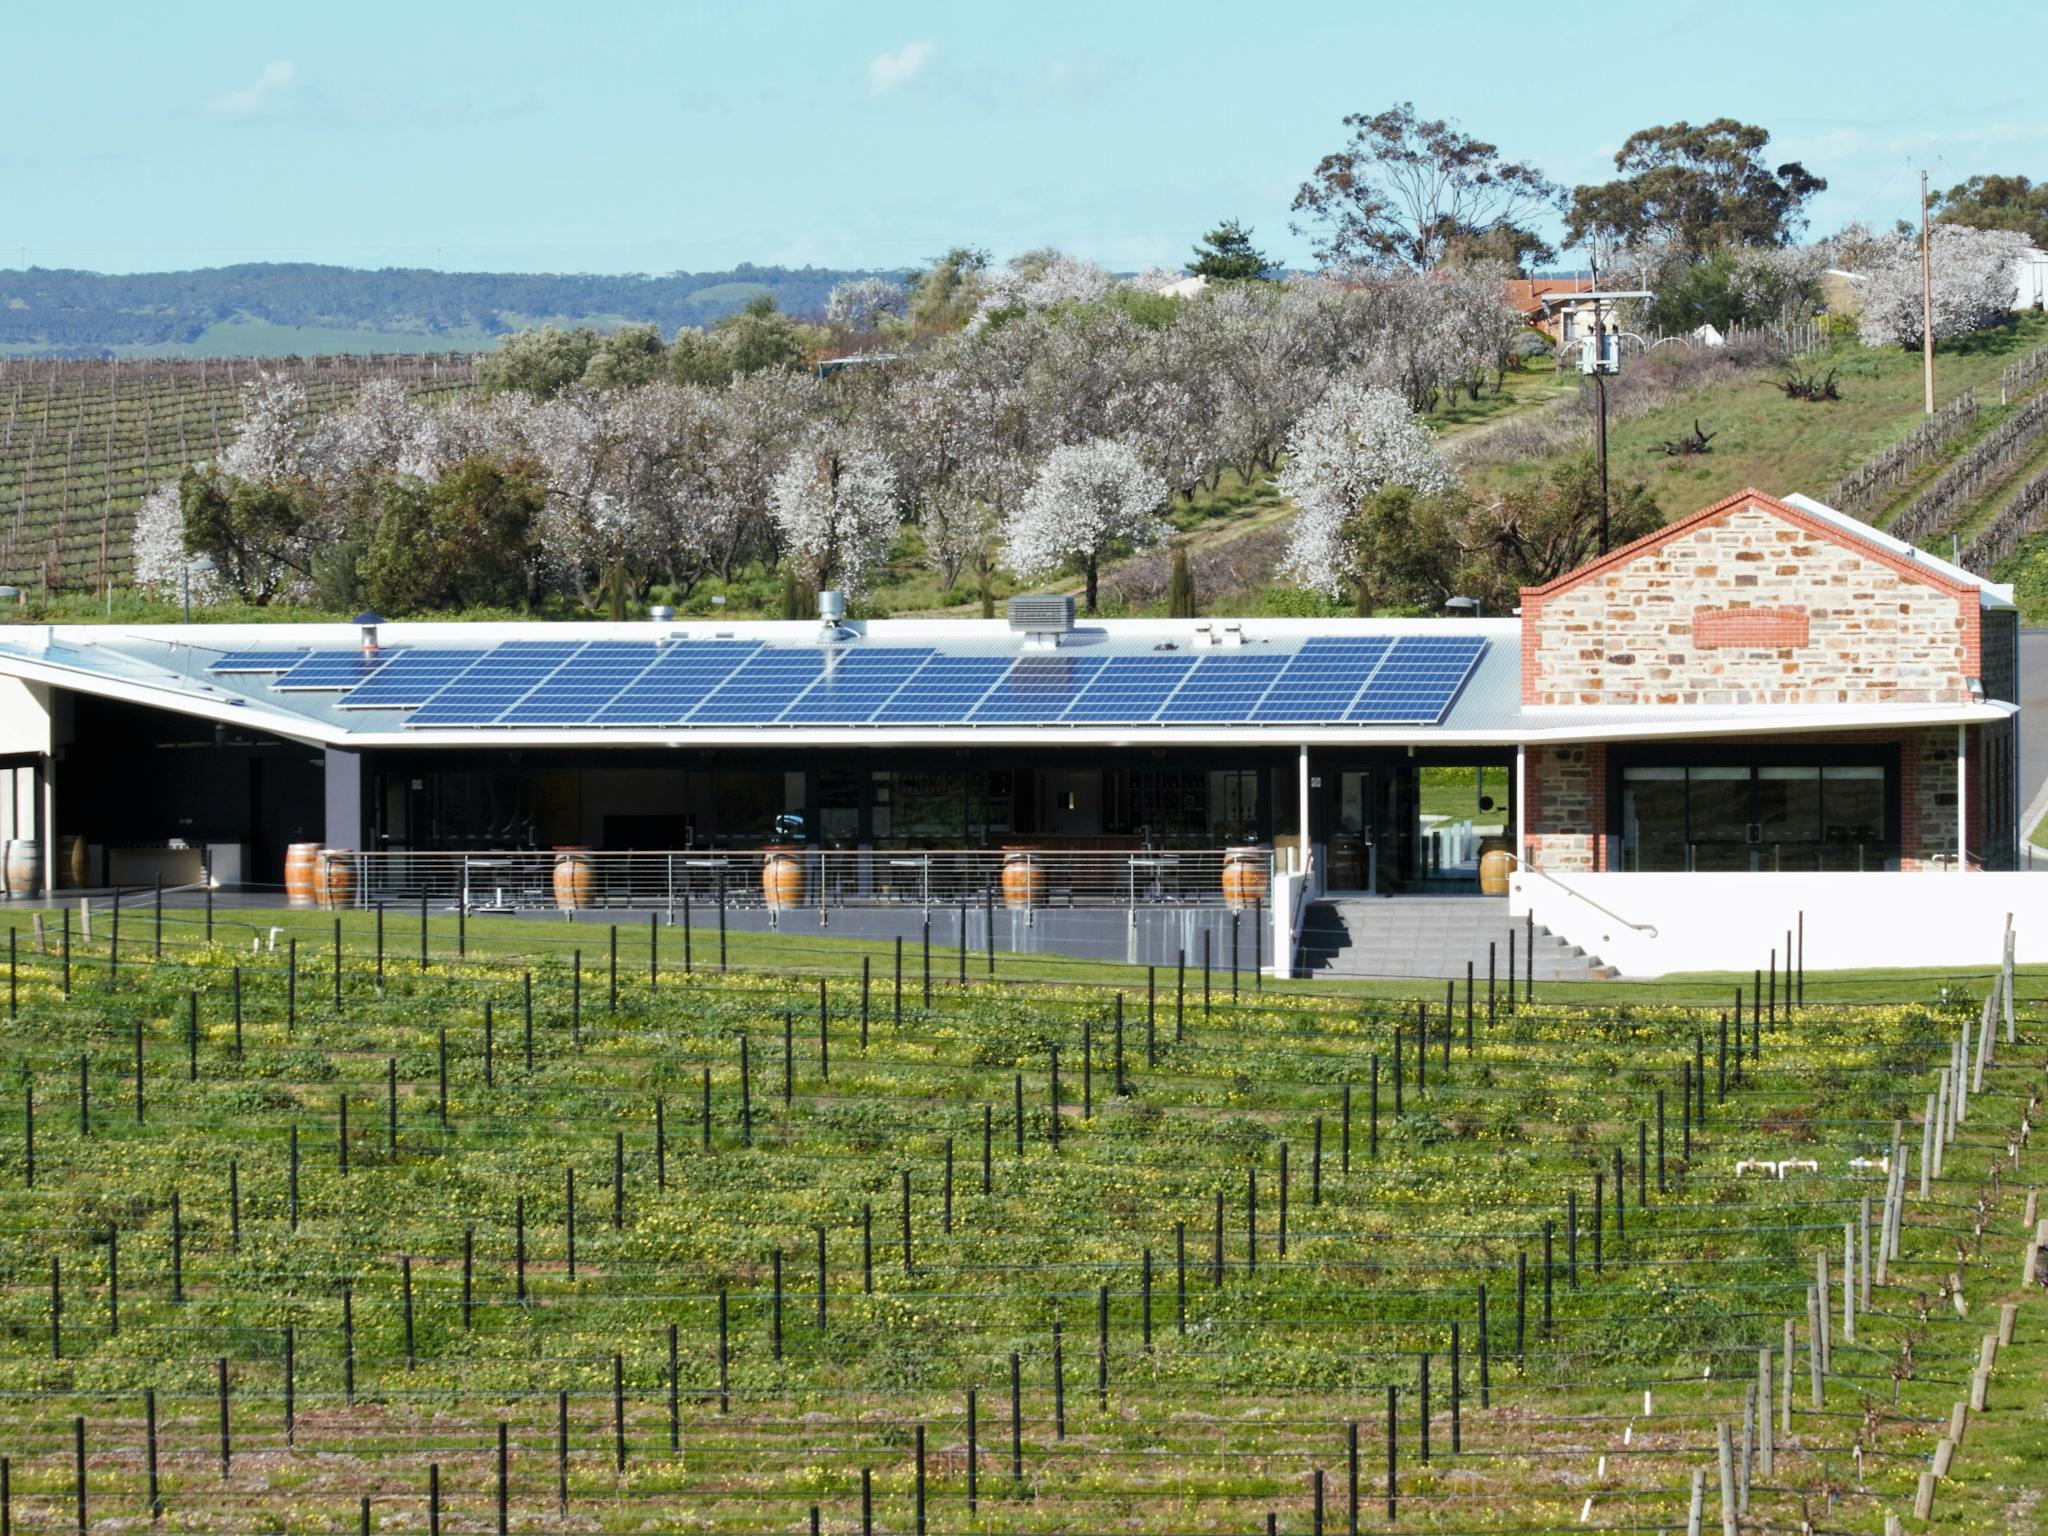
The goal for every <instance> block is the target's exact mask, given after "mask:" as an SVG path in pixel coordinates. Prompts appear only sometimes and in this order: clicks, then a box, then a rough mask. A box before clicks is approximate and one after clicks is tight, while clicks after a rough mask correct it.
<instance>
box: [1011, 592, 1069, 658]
mask: <svg viewBox="0 0 2048 1536" xmlns="http://www.w3.org/2000/svg"><path fill="white" fill-rule="evenodd" d="M1009 614H1010V628H1012V629H1014V630H1017V631H1018V632H1020V633H1021V634H1022V635H1023V636H1024V638H1025V642H1026V643H1027V644H1029V645H1033V646H1056V645H1058V644H1059V643H1060V636H1061V635H1064V634H1066V633H1067V632H1068V631H1069V630H1071V629H1072V628H1073V627H1074V599H1073V598H1072V597H1071V596H1070V595H1068V594H1066V593H1057V594H1054V593H1047V594H1042V595H1038V596H1032V597H1013V598H1011V599H1010V604H1009Z"/></svg>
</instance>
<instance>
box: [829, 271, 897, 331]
mask: <svg viewBox="0 0 2048 1536" xmlns="http://www.w3.org/2000/svg"><path fill="white" fill-rule="evenodd" d="M909 302H910V295H909V294H908V293H907V292H905V291H904V288H903V285H902V284H901V283H892V282H890V281H889V280H888V279H887V278H886V277H856V278H851V279H849V280H848V281H846V282H843V283H840V284H838V285H837V286H836V287H834V288H833V290H832V291H831V292H830V293H829V294H827V295H826V296H825V318H826V319H827V320H829V321H831V322H832V323H833V324H834V325H843V326H845V327H846V328H847V329H848V330H849V331H852V332H854V333H856V334H857V335H865V334H867V333H868V332H869V331H876V330H880V329H881V326H882V320H883V317H884V316H890V315H897V316H900V315H901V314H902V313H903V311H904V308H905V306H906V305H908V304H909Z"/></svg>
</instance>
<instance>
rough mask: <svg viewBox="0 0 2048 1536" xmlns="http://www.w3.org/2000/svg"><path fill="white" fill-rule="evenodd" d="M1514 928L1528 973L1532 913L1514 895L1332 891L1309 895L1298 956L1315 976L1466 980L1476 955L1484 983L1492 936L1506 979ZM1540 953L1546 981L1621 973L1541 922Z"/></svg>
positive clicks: (1521, 965)
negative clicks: (1512, 909) (1517, 909)
mask: <svg viewBox="0 0 2048 1536" xmlns="http://www.w3.org/2000/svg"><path fill="white" fill-rule="evenodd" d="M1510 928H1512V929H1513V930H1514V938H1515V973H1516V979H1517V980H1520V979H1522V977H1524V976H1525V975H1526V974H1527V971H1526V966H1527V960H1528V953H1529V929H1528V925H1527V920H1526V919H1523V920H1521V921H1515V920H1513V919H1511V918H1509V916H1508V904H1507V902H1505V901H1504V900H1501V899H1500V898H1498V897H1486V896H1391V897H1380V896H1326V897H1323V898H1322V899H1320V900H1318V901H1313V902H1311V903H1309V908H1308V911H1307V913H1306V914H1304V916H1303V919H1302V927H1301V948H1300V950H1299V951H1298V953H1297V955H1296V961H1297V964H1298V965H1299V966H1300V969H1301V972H1302V974H1304V975H1308V976H1317V977H1325V978H1341V977H1347V976H1350V977H1377V976H1384V977H1395V978H1399V977H1410V976H1413V977H1449V978H1451V979H1453V980H1459V981H1462V980H1463V979H1464V976H1465V966H1466V964H1467V963H1468V962H1469V963H1470V964H1471V966H1472V970H1473V974H1474V975H1475V976H1476V977H1477V978H1478V981H1479V983H1480V985H1482V986H1483V985H1484V984H1485V981H1486V946H1487V945H1488V944H1489V943H1490V944H1492V945H1494V946H1495V964H1496V968H1497V969H1496V974H1497V975H1498V976H1499V978H1500V981H1501V984H1502V985H1506V983H1507V974H1508V932H1509V929H1510ZM1535 954H1536V979H1537V980H1538V981H1539V982H1543V981H1592V980H1596V979H1599V978H1601V977H1607V976H1612V975H1613V974H1614V972H1613V970H1612V969H1611V968H1609V967H1608V966H1605V965H1602V964H1601V963H1600V960H1599V959H1598V957H1597V956H1593V955H1589V954H1587V953H1586V952H1585V951H1584V950H1583V949H1580V948H1579V947H1578V946H1577V945H1574V944H1568V943H1566V942H1565V941H1564V940H1563V939H1560V938H1559V937H1557V935H1556V934H1554V933H1552V932H1550V930H1549V929H1547V928H1544V927H1541V926H1538V927H1537V929H1536V930H1535Z"/></svg>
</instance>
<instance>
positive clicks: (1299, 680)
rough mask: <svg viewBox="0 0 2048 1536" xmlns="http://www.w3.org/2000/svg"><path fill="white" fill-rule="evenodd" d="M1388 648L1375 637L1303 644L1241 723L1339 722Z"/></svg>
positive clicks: (1357, 637) (1320, 640)
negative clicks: (1249, 721)
mask: <svg viewBox="0 0 2048 1536" xmlns="http://www.w3.org/2000/svg"><path fill="white" fill-rule="evenodd" d="M1392 643H1393V642H1391V641H1389V640H1386V639H1384V638H1380V637H1377V636H1355V637H1354V636H1346V637H1344V638H1341V639H1314V640H1309V641H1307V642H1305V643H1304V644H1303V645H1302V647H1301V649H1300V650H1298V651H1296V652H1295V653H1294V655H1293V656H1292V657H1290V658H1289V660H1288V662H1287V665H1286V666H1285V667H1283V668H1282V669H1281V671H1280V675H1279V677H1277V678H1276V679H1274V682H1273V686H1272V687H1271V688H1270V689H1269V690H1267V693H1266V696H1265V697H1264V698H1263V699H1261V700H1260V701H1259V704H1258V707H1257V708H1256V709H1254V710H1253V711H1252V712H1251V714H1250V715H1249V716H1248V717H1247V718H1248V719H1250V720H1254V721H1261V722H1268V721H1283V720H1284V721H1288V722H1293V723H1301V724H1310V723H1316V722H1322V721H1330V720H1342V719H1343V718H1344V711H1345V710H1346V709H1348V708H1349V707H1350V705H1351V701H1352V700H1353V699H1355V698H1357V697H1358V694H1359V690H1360V689H1362V688H1364V687H1365V686H1366V679H1367V678H1369V677H1371V676H1372V673H1373V668H1375V667H1377V666H1378V665H1379V663H1380V659H1381V658H1382V657H1383V656H1385V655H1386V654H1387V651H1388V648H1389V647H1390V646H1391V645H1392Z"/></svg>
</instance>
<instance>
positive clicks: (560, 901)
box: [555, 846, 597, 912]
mask: <svg viewBox="0 0 2048 1536" xmlns="http://www.w3.org/2000/svg"><path fill="white" fill-rule="evenodd" d="M589 852H590V850H589V849H588V848H584V847H581V846H564V847H560V848H557V849H556V850H555V905H556V906H557V907H559V908H561V909H562V910H563V911H564V912H573V911H575V910H576V909H577V908H579V907H587V906H589V905H590V893H591V891H592V889H593V888H594V887H595V886H596V883H597V871H596V870H595V869H594V868H592V866H591V863H590V859H589V857H588V855H589Z"/></svg>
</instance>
